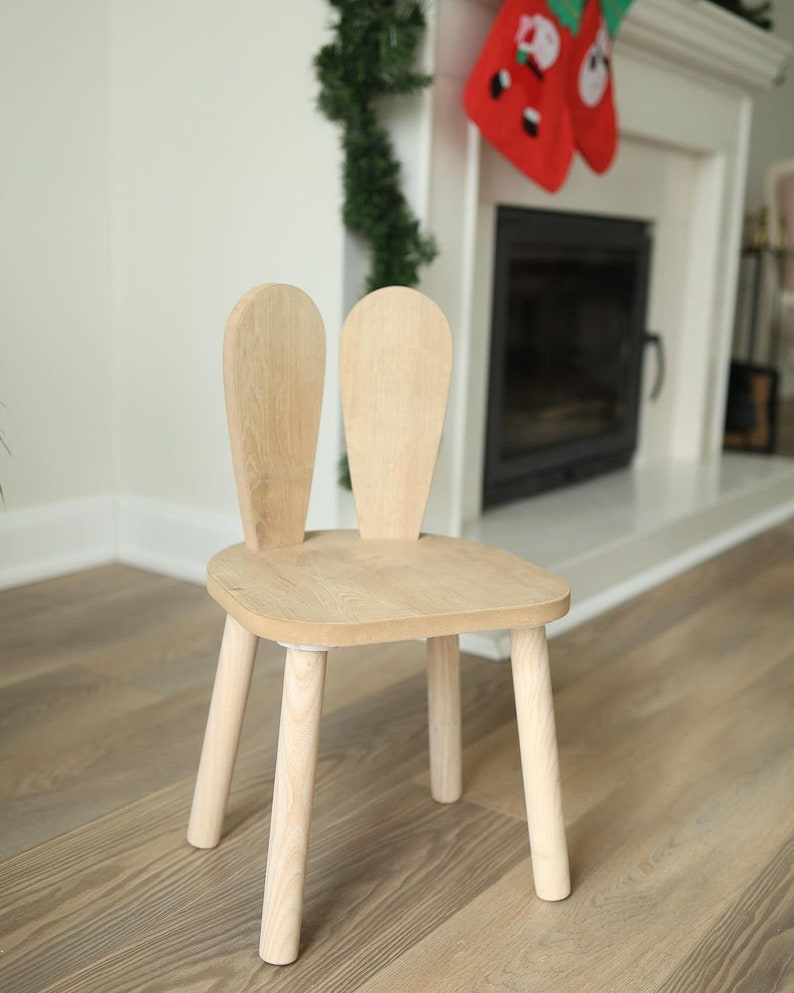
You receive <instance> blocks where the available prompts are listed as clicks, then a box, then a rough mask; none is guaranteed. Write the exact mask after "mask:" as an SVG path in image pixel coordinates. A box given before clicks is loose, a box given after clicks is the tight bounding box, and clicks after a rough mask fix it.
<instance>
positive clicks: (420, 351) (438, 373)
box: [339, 286, 452, 540]
mask: <svg viewBox="0 0 794 993" xmlns="http://www.w3.org/2000/svg"><path fill="white" fill-rule="evenodd" d="M451 374H452V334H451V332H450V329H449V324H448V323H447V319H446V317H444V315H443V313H442V312H441V310H440V309H439V308H438V307H437V306H436V304H435V303H433V301H432V300H429V299H428V298H427V297H426V296H424V295H423V294H421V293H419V292H418V291H417V290H412V289H408V288H407V287H405V286H390V287H386V288H385V289H381V290H375V292H374V293H370V294H369V295H368V296H366V297H364V299H363V300H360V301H359V302H358V303H357V304H356V306H355V307H354V308H353V310H352V311H351V312H350V314H349V316H348V318H347V320H346V321H345V324H344V327H343V328H342V337H341V341H340V351H339V380H340V389H341V393H342V412H343V415H344V422H345V437H346V439H347V456H348V461H349V463H350V477H351V479H352V482H353V496H354V498H355V501H356V511H357V514H358V525H359V530H360V532H361V536H362V538H395V539H403V540H405V539H411V538H417V537H418V536H419V532H420V530H421V528H422V518H423V516H424V512H425V504H426V503H427V497H428V494H429V493H430V483H431V480H432V478H433V469H434V468H435V464H436V456H437V455H438V446H439V443H440V441H441V429H442V427H443V424H444V412H445V410H446V406H447V396H448V394H449V381H450V376H451Z"/></svg>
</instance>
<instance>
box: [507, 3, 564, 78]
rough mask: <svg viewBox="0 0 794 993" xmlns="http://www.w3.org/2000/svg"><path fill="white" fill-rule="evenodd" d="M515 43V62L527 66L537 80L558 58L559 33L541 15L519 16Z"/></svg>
mask: <svg viewBox="0 0 794 993" xmlns="http://www.w3.org/2000/svg"><path fill="white" fill-rule="evenodd" d="M515 43H516V62H518V63H520V64H521V65H526V66H528V68H529V69H531V70H532V72H534V73H535V75H536V76H537V77H538V79H543V74H544V73H545V72H546V71H547V70H548V69H551V67H552V66H553V65H554V63H555V62H556V61H557V59H558V58H559V56H560V33H559V31H558V30H557V28H556V27H555V26H554V23H553V22H552V21H550V20H549V19H548V17H544V16H543V15H542V14H531V15H528V14H522V15H521V17H520V19H519V21H518V30H517V31H516V37H515Z"/></svg>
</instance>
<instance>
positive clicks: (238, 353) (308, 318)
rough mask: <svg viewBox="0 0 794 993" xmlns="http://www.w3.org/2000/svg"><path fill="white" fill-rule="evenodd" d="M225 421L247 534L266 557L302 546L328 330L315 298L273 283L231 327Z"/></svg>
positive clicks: (238, 310)
mask: <svg viewBox="0 0 794 993" xmlns="http://www.w3.org/2000/svg"><path fill="white" fill-rule="evenodd" d="M223 377H224V385H225V389H226V416H227V420H228V423H229V436H230V439H231V445H232V461H233V463H234V475H235V479H236V481H237V494H238V498H239V501H240V514H241V516H242V519H243V533H244V534H245V543H246V546H247V547H248V548H251V549H253V550H262V549H265V548H278V547H281V546H282V545H293V544H296V543H297V542H299V541H302V540H303V529H304V526H305V524H306V512H307V510H308V506H309V492H310V490H311V483H312V474H313V472H314V456H315V452H316V449H317V433H318V431H319V427H320V408H321V406H322V398H323V380H324V377H325V329H324V327H323V322H322V318H321V317H320V314H319V311H318V310H317V308H316V307H315V305H314V303H313V302H312V301H311V299H310V298H309V297H308V296H307V295H306V294H305V293H303V291H302V290H299V289H297V287H295V286H284V285H281V284H277V283H271V284H267V285H264V286H258V287H256V288H255V289H253V290H251V291H250V292H249V293H247V294H246V295H245V296H244V297H243V298H242V299H241V300H240V301H239V302H238V304H237V305H236V306H235V308H234V310H233V311H232V312H231V315H230V316H229V320H228V322H227V325H226V336H225V339H224V346H223Z"/></svg>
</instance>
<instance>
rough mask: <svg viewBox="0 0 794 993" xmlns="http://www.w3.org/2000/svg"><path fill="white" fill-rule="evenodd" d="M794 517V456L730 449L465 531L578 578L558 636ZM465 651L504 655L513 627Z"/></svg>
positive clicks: (585, 489)
mask: <svg viewBox="0 0 794 993" xmlns="http://www.w3.org/2000/svg"><path fill="white" fill-rule="evenodd" d="M791 516H794V460H792V459H784V458H777V457H768V456H761V455H742V454H725V455H722V456H721V457H719V458H718V459H715V460H712V461H710V462H707V463H703V464H699V465H693V464H678V465H676V464H670V463H668V464H665V465H647V466H644V467H642V468H634V469H626V470H621V471H620V472H615V473H610V474H609V475H607V476H602V477H600V478H598V479H594V480H590V481H588V482H585V483H580V484H578V485H576V486H571V487H569V488H567V489H564V490H556V491H554V492H552V493H547V494H543V495H541V496H537V497H533V498H531V499H528V500H522V501H520V502H518V503H512V504H509V505H508V506H505V507H499V508H496V509H493V510H489V511H486V512H485V513H484V514H483V515H482V517H481V518H480V519H479V520H477V521H474V522H471V523H470V524H468V525H467V526H466V527H465V529H464V537H466V538H469V539H471V540H473V541H481V542H484V543H486V544H490V545H496V546H498V547H500V548H505V549H507V550H508V551H512V552H513V553H514V554H516V555H519V556H521V557H522V558H527V559H530V560H531V561H533V562H536V563H537V564H538V565H541V566H543V567H544V568H546V569H549V570H551V571H552V572H556V573H559V574H560V575H561V576H563V577H564V578H565V579H566V580H567V581H568V582H569V583H570V584H571V590H572V607H571V611H570V613H569V614H568V615H567V616H566V617H565V618H563V619H562V620H560V621H557V622H555V623H554V624H552V625H551V626H550V629H549V633H550V635H551V636H554V635H556V634H560V633H561V632H563V631H565V630H568V629H570V628H571V627H574V626H575V625H577V624H581V623H583V622H584V621H587V620H589V619H590V618H592V617H595V616H596V615H597V614H600V613H603V612H604V611H605V610H609V609H610V608H612V607H614V606H617V605H618V604H620V603H623V602H624V601H626V600H629V599H631V598H632V597H634V596H637V595H639V594H640V593H643V592H645V591H646V590H648V589H651V588H652V587H653V586H656V585H658V584H659V583H661V582H664V581H665V580H667V579H670V578H672V577H673V576H675V575H678V574H679V573H681V572H683V571H684V570H686V569H689V568H691V567H692V566H694V565H697V564H698V563H700V562H703V561H705V560H706V559H708V558H711V557H712V556H714V555H718V554H719V553H720V552H723V551H726V550H727V549H728V548H731V547H732V546H734V545H736V544H738V543H739V542H741V541H744V540H746V539H748V538H750V537H752V536H753V535H755V534H758V533H760V532H761V531H764V530H766V529H767V528H769V527H773V526H774V525H775V524H778V523H781V522H782V521H784V520H787V519H788V518H789V517H791ZM461 648H462V649H463V650H464V651H468V652H472V653H473V654H477V655H483V656H485V657H488V658H494V659H501V658H507V657H508V655H509V644H508V636H507V633H506V632H503V631H502V632H486V633H484V634H478V635H467V636H465V637H464V638H462V639H461Z"/></svg>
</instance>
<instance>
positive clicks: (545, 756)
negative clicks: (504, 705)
mask: <svg viewBox="0 0 794 993" xmlns="http://www.w3.org/2000/svg"><path fill="white" fill-rule="evenodd" d="M510 655H511V665H512V670H513V686H514V687H515V694H516V716H517V720H518V737H519V743H520V747H521V769H522V773H523V778H524V795H525V798H526V806H527V823H528V825H529V843H530V848H531V851H532V874H533V876H534V880H535V892H536V893H537V894H538V896H539V897H540V898H541V900H564V899H565V897H567V896H568V894H569V893H570V892H571V877H570V873H569V871H568V850H567V848H566V845H565V824H564V822H563V817H562V795H561V790H560V764H559V759H558V756H557V732H556V729H555V723H554V700H553V699H552V695H551V675H550V673H549V651H548V646H547V644H546V632H545V630H544V629H543V628H542V627H539V628H524V629H522V630H513V631H511V632H510Z"/></svg>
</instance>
